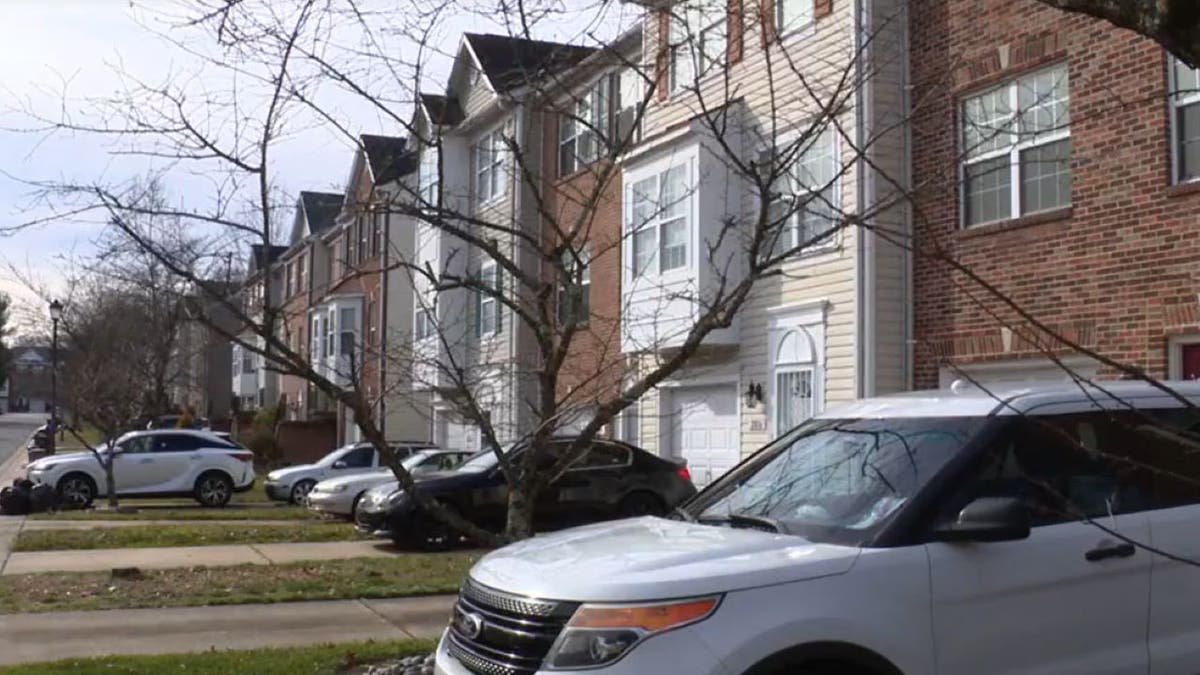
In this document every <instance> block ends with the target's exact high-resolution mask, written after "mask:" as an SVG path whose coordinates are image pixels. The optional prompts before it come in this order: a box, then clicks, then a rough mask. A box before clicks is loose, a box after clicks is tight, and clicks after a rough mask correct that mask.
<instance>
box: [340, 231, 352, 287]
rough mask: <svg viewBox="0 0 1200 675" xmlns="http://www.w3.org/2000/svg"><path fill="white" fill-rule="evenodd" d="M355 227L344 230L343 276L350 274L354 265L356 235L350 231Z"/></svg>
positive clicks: (342, 251)
mask: <svg viewBox="0 0 1200 675" xmlns="http://www.w3.org/2000/svg"><path fill="white" fill-rule="evenodd" d="M352 227H353V225H347V226H346V229H344V230H342V247H341V261H342V276H346V275H347V274H350V269H351V268H352V267H353V265H354V234H353V233H352V232H351V231H350V230H351V228H352Z"/></svg>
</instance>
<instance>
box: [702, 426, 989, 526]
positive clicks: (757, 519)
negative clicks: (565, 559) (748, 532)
mask: <svg viewBox="0 0 1200 675" xmlns="http://www.w3.org/2000/svg"><path fill="white" fill-rule="evenodd" d="M985 421H986V418H966V417H953V418H892V419H858V420H814V421H812V422H809V423H807V424H805V425H804V426H802V427H800V428H799V429H797V430H795V431H793V432H792V433H790V434H788V435H787V436H785V437H783V438H781V439H780V440H779V441H777V442H776V443H775V444H773V445H771V446H768V447H767V448H765V449H763V451H762V452H760V453H759V455H758V456H756V457H755V458H753V459H752V460H750V461H749V462H747V463H745V464H743V465H742V466H741V467H739V468H737V469H735V470H734V471H731V472H730V473H728V474H726V475H725V476H724V477H722V478H721V479H720V480H719V481H718V482H716V483H714V484H713V485H712V486H711V487H709V488H708V489H707V490H705V491H704V492H702V493H701V494H700V495H698V496H697V497H696V499H695V500H694V501H693V502H692V503H691V504H689V505H688V509H687V510H688V512H689V513H690V514H691V515H694V516H696V517H697V520H699V521H700V522H708V523H713V524H723V523H732V524H739V523H738V522H737V521H739V520H742V521H743V522H745V523H746V524H749V525H751V526H754V527H760V528H761V527H772V526H773V527H775V528H776V529H778V530H780V531H781V532H785V533H789V534H796V535H799V536H803V537H805V538H807V539H809V540H811V541H818V542H829V543H839V544H848V545H856V546H857V545H863V544H865V543H867V542H868V541H869V540H870V539H871V537H873V536H874V535H875V534H876V533H877V532H878V531H879V530H880V529H881V528H882V527H883V526H884V524H886V523H887V522H888V520H889V519H890V518H891V517H892V516H893V515H894V514H895V513H896V512H897V511H898V510H899V509H900V507H901V506H903V505H904V504H905V502H907V501H908V500H909V499H911V498H912V497H913V496H914V495H915V494H916V493H917V492H918V491H919V490H920V489H921V488H922V486H924V485H925V484H926V483H927V482H928V481H929V479H930V478H931V477H932V476H933V475H935V474H936V473H937V472H938V471H939V470H941V468H942V467H943V466H945V464H946V462H947V461H949V460H950V458H952V457H953V456H954V455H955V454H956V453H958V452H959V451H960V450H961V449H962V448H963V446H964V445H965V444H966V443H967V442H968V440H969V439H970V438H971V437H972V436H974V435H975V433H976V432H977V431H978V430H979V429H980V428H981V427H982V426H983V424H984V423H985ZM747 517H748V518H747Z"/></svg>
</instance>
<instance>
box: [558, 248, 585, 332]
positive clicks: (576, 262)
mask: <svg viewBox="0 0 1200 675" xmlns="http://www.w3.org/2000/svg"><path fill="white" fill-rule="evenodd" d="M581 264H582V269H580V265H581ZM563 272H564V273H565V274H566V279H565V280H564V282H563V283H562V284H560V285H559V288H558V320H559V323H564V324H566V323H587V321H588V316H589V315H590V311H591V308H590V305H591V301H590V296H591V293H592V254H591V247H590V246H589V245H588V244H586V243H585V244H584V245H583V248H582V249H581V250H580V251H579V256H578V258H577V257H576V256H575V254H574V252H573V251H571V250H570V249H568V250H566V251H563Z"/></svg>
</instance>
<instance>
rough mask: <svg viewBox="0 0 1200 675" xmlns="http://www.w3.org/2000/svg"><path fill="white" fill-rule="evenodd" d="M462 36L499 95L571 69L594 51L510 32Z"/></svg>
mask: <svg viewBox="0 0 1200 675" xmlns="http://www.w3.org/2000/svg"><path fill="white" fill-rule="evenodd" d="M463 39H464V40H465V41H466V43H467V46H468V47H469V48H470V50H471V53H472V54H474V55H475V59H476V60H477V61H478V63H479V68H480V69H481V70H482V71H483V75H484V77H486V78H487V79H488V82H490V83H491V84H492V88H493V89H495V90H496V93H498V94H501V93H506V92H509V91H512V90H513V89H516V88H517V87H520V86H521V85H523V84H527V83H529V82H532V81H536V80H538V79H540V78H542V77H544V76H546V75H548V74H551V73H556V72H560V71H562V70H565V69H567V68H570V67H571V66H573V65H575V64H577V63H579V62H580V61H582V60H583V59H585V58H587V57H588V56H589V55H590V54H593V53H595V52H596V51H597V49H596V48H594V47H581V46H578V45H569V44H563V43H560V42H546V41H544V40H527V39H525V38H519V37H512V36H510V35H486V34H481V33H464V34H463Z"/></svg>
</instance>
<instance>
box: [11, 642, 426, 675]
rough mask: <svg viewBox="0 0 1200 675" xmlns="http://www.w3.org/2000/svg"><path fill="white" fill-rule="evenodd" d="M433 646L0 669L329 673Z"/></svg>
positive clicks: (382, 645) (342, 647)
mask: <svg viewBox="0 0 1200 675" xmlns="http://www.w3.org/2000/svg"><path fill="white" fill-rule="evenodd" d="M433 649H434V643H433V641H430V640H395V641H385V642H353V643H348V644H338V645H320V646H315V647H293V648H283V649H253V650H246V651H221V652H202V653H199V654H171V655H166V656H103V657H99V658H94V659H68V660H65V661H55V662H53V663H39V664H37V665H36V666H29V665H21V666H8V667H0V675H28V674H29V673H35V672H36V673H38V674H39V675H57V674H59V673H62V674H64V675H65V674H68V673H69V674H70V675H159V674H160V673H185V674H186V675H230V674H231V673H253V674H254V675H334V674H335V673H344V672H348V671H351V670H353V669H356V668H357V667H359V666H361V665H363V664H364V663H371V662H374V661H384V660H387V659H395V658H401V657H404V656H413V655H416V654H428V653H429V652H431V651H433Z"/></svg>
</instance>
